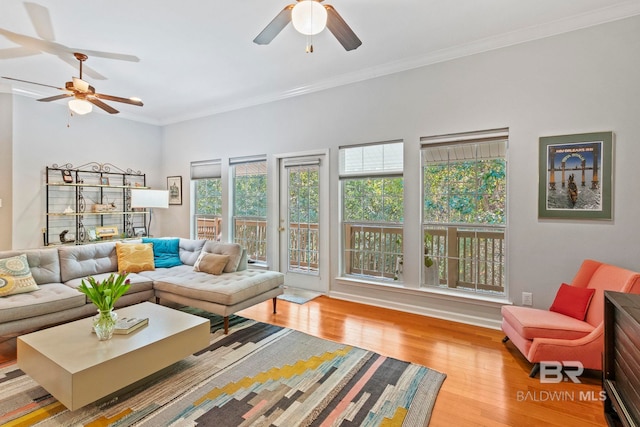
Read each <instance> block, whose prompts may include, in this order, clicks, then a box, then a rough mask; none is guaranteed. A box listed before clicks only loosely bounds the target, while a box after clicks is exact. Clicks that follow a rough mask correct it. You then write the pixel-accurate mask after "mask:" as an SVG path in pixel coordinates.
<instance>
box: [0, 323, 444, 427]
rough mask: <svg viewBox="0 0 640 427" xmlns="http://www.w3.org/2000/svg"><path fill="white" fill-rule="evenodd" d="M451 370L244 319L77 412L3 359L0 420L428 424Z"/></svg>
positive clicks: (7, 422)
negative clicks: (182, 356)
mask: <svg viewBox="0 0 640 427" xmlns="http://www.w3.org/2000/svg"><path fill="white" fill-rule="evenodd" d="M240 319H242V318H240ZM242 320H245V319H242ZM114 375H117V372H115V373H114ZM445 377H446V376H445V375H444V374H442V373H439V372H436V371H434V370H431V369H428V368H425V367H423V366H419V365H415V364H411V363H407V362H402V361H399V360H396V359H391V358H388V357H384V356H381V355H379V354H376V353H373V352H370V351H366V350H363V349H359V348H355V347H351V346H347V345H344V344H339V343H334V342H331V341H327V340H323V339H320V338H315V337H312V336H309V335H306V334H304V333H301V332H297V331H293V330H291V329H286V328H282V327H278V326H273V325H268V324H264V323H259V322H255V321H252V320H246V321H243V322H239V323H237V324H236V325H235V326H234V327H233V328H232V329H231V331H230V333H229V335H226V336H225V335H224V334H223V333H222V331H220V330H217V331H216V332H214V333H212V334H211V344H210V346H209V347H207V348H206V349H204V350H203V351H201V352H199V353H197V354H194V355H192V356H189V357H188V358H186V359H184V360H182V361H180V362H178V363H176V364H174V365H172V366H170V367H168V368H166V369H164V370H163V371H161V372H159V373H157V374H155V375H153V376H152V377H150V378H147V379H145V380H143V381H141V382H140V383H137V384H135V385H134V386H132V387H129V388H128V389H127V390H123V391H120V392H117V393H116V394H114V395H112V396H109V397H107V398H105V399H103V400H102V401H99V402H96V403H93V404H90V405H88V406H85V407H84V408H80V409H78V410H76V411H73V412H72V411H69V410H67V409H66V408H65V407H64V406H62V405H61V404H60V403H59V402H58V401H57V400H56V399H54V398H53V397H52V396H51V395H50V394H48V393H47V392H46V391H45V390H44V389H43V388H42V387H40V386H38V385H37V384H36V383H35V382H34V381H33V380H31V378H29V377H28V376H26V375H24V373H22V371H20V370H19V369H18V367H17V365H16V363H15V362H10V363H7V364H4V365H1V366H0V390H1V392H0V425H2V426H30V425H38V426H107V425H110V426H133V425H136V426H138V425H139V426H153V427H156V426H169V425H174V426H185V425H188V426H194V425H198V426H216V427H218V426H220V427H224V426H250V425H251V426H282V427H290V426H329V425H332V426H358V425H362V426H383V425H384V426H400V425H405V426H425V425H427V424H428V423H429V418H430V417H431V411H432V409H433V405H434V404H435V400H436V396H437V394H438V391H439V389H440V386H441V385H442V383H443V381H444V379H445Z"/></svg>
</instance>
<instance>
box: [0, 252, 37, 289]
mask: <svg viewBox="0 0 640 427" xmlns="http://www.w3.org/2000/svg"><path fill="white" fill-rule="evenodd" d="M38 289H40V288H39V287H38V284H37V283H36V281H35V280H34V279H33V276H32V275H31V270H29V262H28V261H27V256H26V255H24V254H22V255H18V256H14V257H11V258H5V259H0V297H6V296H9V295H15V294H21V293H24V292H32V291H37V290H38Z"/></svg>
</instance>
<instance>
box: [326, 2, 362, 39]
mask: <svg viewBox="0 0 640 427" xmlns="http://www.w3.org/2000/svg"><path fill="white" fill-rule="evenodd" d="M324 8H325V9H327V28H328V29H329V31H331V34H333V35H334V36H335V38H337V39H338V41H339V42H340V44H341V45H342V46H343V47H344V48H345V49H346V50H353V49H357V48H358V47H359V46H360V45H361V44H362V41H361V40H360V39H359V38H358V36H356V33H354V32H353V30H352V29H351V28H350V27H349V25H347V23H346V22H344V19H342V17H341V16H340V14H338V12H337V11H336V10H335V9H334V8H333V6H330V5H328V4H325V5H324Z"/></svg>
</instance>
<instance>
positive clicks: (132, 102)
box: [93, 93, 144, 107]
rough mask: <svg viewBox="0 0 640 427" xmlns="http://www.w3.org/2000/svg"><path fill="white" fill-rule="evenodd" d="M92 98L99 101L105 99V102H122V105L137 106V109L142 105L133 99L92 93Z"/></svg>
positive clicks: (139, 101)
mask: <svg viewBox="0 0 640 427" xmlns="http://www.w3.org/2000/svg"><path fill="white" fill-rule="evenodd" d="M93 96H95V97H96V98H100V99H106V100H107V101H115V102H122V103H124V104H130V105H137V106H138V107H142V106H143V105H144V104H143V103H142V101H141V100H139V99H137V98H133V99H132V98H121V97H119V96H113V95H105V94H104V93H94V94H93Z"/></svg>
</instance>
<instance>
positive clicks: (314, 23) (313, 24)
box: [291, 0, 327, 36]
mask: <svg viewBox="0 0 640 427" xmlns="http://www.w3.org/2000/svg"><path fill="white" fill-rule="evenodd" d="M291 22H292V23H293V27H294V28H295V29H296V30H297V31H298V32H300V33H302V34H305V35H307V36H312V35H314V34H318V33H319V32H321V31H322V30H324V29H325V27H326V26H327V9H325V8H324V6H322V5H321V4H320V3H318V2H317V1H314V0H302V1H299V2H298V4H296V5H295V6H294V7H293V10H292V11H291Z"/></svg>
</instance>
